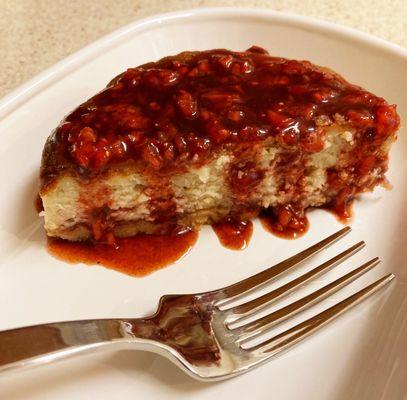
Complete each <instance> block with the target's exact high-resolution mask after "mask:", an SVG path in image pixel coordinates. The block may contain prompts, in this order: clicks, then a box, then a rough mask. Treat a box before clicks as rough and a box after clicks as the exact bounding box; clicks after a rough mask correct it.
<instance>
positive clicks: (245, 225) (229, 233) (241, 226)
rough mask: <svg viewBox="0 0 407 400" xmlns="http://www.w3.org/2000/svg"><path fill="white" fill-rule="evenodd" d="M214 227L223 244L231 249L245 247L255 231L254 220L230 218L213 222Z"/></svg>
mask: <svg viewBox="0 0 407 400" xmlns="http://www.w3.org/2000/svg"><path fill="white" fill-rule="evenodd" d="M212 228H213V230H214V232H215V233H216V235H217V236H218V238H219V241H220V242H221V243H222V245H223V246H225V247H226V248H228V249H231V250H243V249H245V248H246V247H247V246H248V244H249V242H250V239H251V237H252V233H253V223H252V221H240V220H234V219H228V220H226V221H222V222H218V223H216V224H213V225H212Z"/></svg>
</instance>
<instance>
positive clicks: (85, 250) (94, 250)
mask: <svg viewBox="0 0 407 400" xmlns="http://www.w3.org/2000/svg"><path fill="white" fill-rule="evenodd" d="M197 238H198V234H197V233H196V232H194V231H191V230H188V231H184V232H182V233H178V234H176V235H146V234H140V235H136V236H133V237H129V238H118V239H117V242H116V246H112V245H108V244H102V243H92V242H70V241H67V240H62V239H54V238H48V250H49V252H50V253H51V254H52V255H54V256H55V257H56V258H59V259H61V260H63V261H66V262H69V263H80V262H82V263H85V264H101V265H103V266H105V267H108V268H112V269H115V270H118V271H120V272H123V273H126V274H128V275H133V276H144V275H147V274H150V273H151V272H153V271H156V270H158V269H161V268H163V267H165V266H167V265H169V264H173V263H174V262H176V261H178V260H179V259H180V258H181V257H183V256H184V255H185V254H187V253H188V251H189V250H190V249H191V248H192V246H193V245H194V244H195V242H196V240H197Z"/></svg>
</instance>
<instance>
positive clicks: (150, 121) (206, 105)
mask: <svg viewBox="0 0 407 400" xmlns="http://www.w3.org/2000/svg"><path fill="white" fill-rule="evenodd" d="M398 126H399V117H398V115H397V113H396V109H395V106H392V105H389V104H388V103H387V102H386V101H385V100H384V99H382V98H380V97H377V96H374V95H373V94H371V93H369V92H367V91H365V90H364V89H362V88H360V87H358V86H355V85H352V84H350V83H348V82H346V81H345V80H344V79H343V78H342V77H340V76H339V75H338V74H336V73H334V72H332V71H330V70H328V69H325V68H321V67H318V66H315V65H313V64H311V63H309V62H307V61H295V60H287V59H283V58H278V57H271V56H270V55H269V54H268V53H267V52H266V51H264V50H263V49H260V48H258V47H253V48H251V49H249V50H248V51H246V52H231V51H228V50H212V51H204V52H185V53H181V54H179V55H177V56H173V57H167V58H164V59H162V60H160V61H158V62H156V63H149V64H145V65H142V66H140V67H137V68H132V69H129V70H127V71H126V72H124V73H123V74H121V75H119V76H118V77H117V78H115V79H114V80H113V81H111V82H110V83H109V85H108V86H107V88H106V89H104V90H103V91H102V92H100V93H98V94H97V95H96V96H94V97H93V98H91V99H89V100H88V101H87V102H85V103H84V104H82V105H80V106H79V107H78V108H77V109H75V110H74V111H73V112H72V113H70V114H69V115H68V116H67V117H66V118H65V119H64V120H63V121H62V122H61V124H60V125H59V126H58V127H57V128H56V130H55V131H54V132H53V133H52V134H51V135H50V137H49V139H48V141H47V143H46V145H45V148H44V152H43V159H42V165H41V180H42V186H41V190H40V196H41V198H42V200H43V205H44V217H45V229H46V231H47V234H48V235H49V236H56V237H61V238H64V239H69V240H85V239H87V238H93V239H94V240H102V241H104V240H109V235H110V237H111V235H112V234H114V235H117V236H130V235H134V234H135V233H138V232H146V233H157V232H167V231H168V230H171V229H173V228H174V227H179V226H181V227H182V226H185V227H192V228H194V229H195V228H198V227H199V226H200V225H202V224H212V223H214V222H217V221H220V220H222V219H225V218H250V217H253V216H255V215H257V214H258V213H259V212H261V210H263V209H267V208H274V209H276V210H278V209H279V207H283V206H286V205H288V204H290V205H292V206H293V207H295V209H296V210H301V211H303V210H305V209H306V208H308V207H317V206H322V205H331V206H333V207H339V208H340V207H346V205H347V204H348V203H349V202H350V201H351V200H352V199H353V198H354V197H355V196H356V195H358V194H359V193H362V192H365V191H370V190H373V188H374V187H375V186H377V185H380V184H383V183H384V182H385V172H386V170H387V164H388V152H389V149H390V146H391V143H392V142H393V141H394V140H395V138H396V131H397V129H398ZM283 222H284V221H282V223H283Z"/></svg>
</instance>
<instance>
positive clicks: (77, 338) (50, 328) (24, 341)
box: [0, 319, 151, 372]
mask: <svg viewBox="0 0 407 400" xmlns="http://www.w3.org/2000/svg"><path fill="white" fill-rule="evenodd" d="M150 328H151V327H150V325H149V323H148V321H147V320H142V319H139V320H136V319H132V320H120V319H99V320H83V321H70V322H59V323H52V324H44V325H35V326H28V327H25V328H19V329H11V330H8V331H3V332H0V372H2V371H4V370H9V369H15V368H22V367H28V366H33V365H38V364H45V363H48V362H51V361H53V360H56V359H60V358H66V357H69V356H71V355H73V354H77V353H79V352H84V351H89V350H95V349H97V348H100V347H102V346H106V345H112V344H122V345H123V344H125V343H128V342H129V339H130V340H131V341H132V342H134V341H135V339H136V338H137V337H139V338H143V337H144V338H148V336H149V335H150V334H151V329H150ZM135 332H140V333H141V334H137V333H135Z"/></svg>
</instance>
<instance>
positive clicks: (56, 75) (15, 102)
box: [0, 7, 407, 120]
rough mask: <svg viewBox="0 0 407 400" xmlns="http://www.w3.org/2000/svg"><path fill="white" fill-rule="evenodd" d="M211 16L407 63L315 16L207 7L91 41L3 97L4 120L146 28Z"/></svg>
mask: <svg viewBox="0 0 407 400" xmlns="http://www.w3.org/2000/svg"><path fill="white" fill-rule="evenodd" d="M209 17H224V18H225V17H226V18H237V17H243V18H257V19H261V20H265V21H268V22H274V23H280V24H285V25H288V26H290V25H291V26H293V25H294V26H299V27H302V28H306V29H311V30H313V31H316V32H324V33H328V34H330V35H333V36H336V37H339V38H342V39H345V40H353V41H356V42H358V43H360V44H362V45H364V46H369V47H373V48H376V49H377V50H380V51H382V52H386V53H388V54H389V55H392V56H396V57H399V58H401V59H403V60H405V61H406V62H407V48H404V47H402V46H401V45H398V44H395V43H391V42H389V41H387V40H385V39H382V38H379V37H376V36H374V35H372V34H369V33H366V32H362V31H359V30H357V29H355V28H351V27H348V26H344V25H341V24H338V23H336V22H330V21H325V20H322V19H318V18H315V17H309V16H305V15H300V14H295V13H291V12H285V11H276V10H272V9H269V8H245V7H241V8H239V7H207V8H205V7H203V8H192V9H188V10H181V11H173V12H168V13H161V14H154V15H151V16H148V17H145V18H141V19H136V20H135V21H133V22H130V23H129V24H127V25H125V26H123V27H121V28H119V29H116V30H114V31H113V32H111V33H108V34H106V35H104V36H102V37H101V38H99V39H97V40H95V41H93V42H91V43H90V44H88V45H86V46H85V47H83V48H81V49H79V50H77V51H76V52H74V53H72V54H70V55H68V56H67V57H65V58H63V59H62V60H60V61H58V62H56V63H55V64H53V65H52V66H50V67H49V68H47V69H45V70H44V71H43V72H40V73H39V74H37V75H35V76H34V77H33V78H31V79H29V80H28V81H27V82H25V83H23V84H21V85H19V86H18V87H17V88H15V89H14V90H12V91H11V92H10V93H8V94H6V95H5V96H4V97H3V98H0V120H1V119H4V118H5V117H7V116H8V115H9V114H11V113H12V112H13V111H15V110H16V109H17V108H18V107H20V106H21V105H23V104H24V103H25V102H27V101H28V100H30V99H31V98H32V97H34V96H35V95H36V94H38V93H39V92H41V91H42V90H44V89H46V88H47V87H48V86H50V85H52V84H53V83H55V82H57V81H58V80H60V79H62V78H63V77H64V76H66V75H67V74H68V73H69V72H71V71H73V70H74V69H76V68H77V67H78V66H79V65H80V64H83V63H85V62H87V61H88V60H89V59H90V58H91V57H92V56H94V55H96V54H98V53H99V52H101V51H103V50H107V49H109V48H111V47H114V46H115V45H116V44H117V43H118V42H120V40H122V39H124V38H126V37H128V36H130V35H132V34H136V33H137V32H141V31H143V30H144V29H148V28H151V27H154V26H158V25H163V24H170V23H174V22H176V21H182V20H186V19H195V20H199V19H207V18H209Z"/></svg>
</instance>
